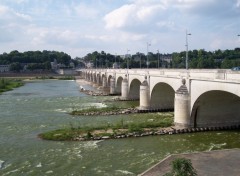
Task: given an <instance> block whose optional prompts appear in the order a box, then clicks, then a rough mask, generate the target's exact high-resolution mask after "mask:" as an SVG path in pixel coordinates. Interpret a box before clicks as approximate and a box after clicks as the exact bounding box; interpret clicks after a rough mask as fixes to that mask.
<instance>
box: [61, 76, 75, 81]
mask: <svg viewBox="0 0 240 176" xmlns="http://www.w3.org/2000/svg"><path fill="white" fill-rule="evenodd" d="M58 79H59V80H75V77H74V76H64V77H60V78H58Z"/></svg>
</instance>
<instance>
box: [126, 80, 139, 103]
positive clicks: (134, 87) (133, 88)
mask: <svg viewBox="0 0 240 176" xmlns="http://www.w3.org/2000/svg"><path fill="white" fill-rule="evenodd" d="M140 85H141V82H140V81H139V80H138V79H133V80H132V81H131V83H130V86H129V93H128V95H129V99H134V100H139V97H140Z"/></svg>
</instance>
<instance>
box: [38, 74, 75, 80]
mask: <svg viewBox="0 0 240 176" xmlns="http://www.w3.org/2000/svg"><path fill="white" fill-rule="evenodd" d="M35 79H58V80H75V76H61V75H57V76H48V75H43V76H37V77H35Z"/></svg>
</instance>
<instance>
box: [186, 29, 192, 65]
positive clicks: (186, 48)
mask: <svg viewBox="0 0 240 176" xmlns="http://www.w3.org/2000/svg"><path fill="white" fill-rule="evenodd" d="M188 35H191V33H188V32H187V30H186V69H188Z"/></svg>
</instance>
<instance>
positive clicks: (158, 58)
mask: <svg viewBox="0 0 240 176" xmlns="http://www.w3.org/2000/svg"><path fill="white" fill-rule="evenodd" d="M157 52H158V68H159V50H157Z"/></svg>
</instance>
